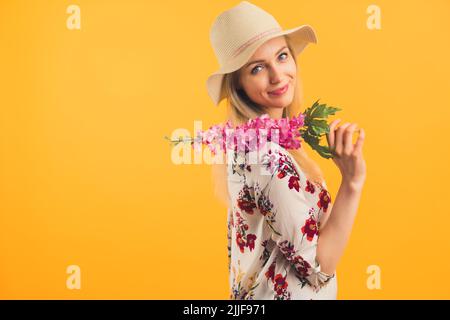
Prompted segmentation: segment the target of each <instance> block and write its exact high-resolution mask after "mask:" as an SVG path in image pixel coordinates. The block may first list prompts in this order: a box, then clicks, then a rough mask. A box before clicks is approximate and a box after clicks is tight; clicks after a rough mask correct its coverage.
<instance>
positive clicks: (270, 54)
mask: <svg viewBox="0 0 450 320" xmlns="http://www.w3.org/2000/svg"><path fill="white" fill-rule="evenodd" d="M210 36H211V43H212V45H213V48H214V52H215V54H216V56H217V58H218V60H219V62H220V64H221V68H220V70H218V71H217V72H215V73H213V74H212V75H211V76H210V77H209V78H208V81H207V89H208V93H209V95H210V97H211V98H212V100H213V101H214V103H215V104H216V105H217V104H219V102H220V101H221V100H222V99H224V98H226V99H227V102H228V111H229V118H230V120H232V122H233V124H234V125H238V124H242V123H244V122H247V121H248V120H249V119H253V118H255V117H258V116H260V115H262V114H268V115H269V116H270V117H271V118H273V119H280V118H285V117H291V116H293V115H297V114H298V111H299V108H300V106H301V101H302V94H301V90H300V88H301V81H300V77H298V75H297V55H298V54H299V53H300V52H301V51H302V50H303V49H304V48H305V47H306V45H307V44H308V43H311V42H312V43H317V37H316V34H315V32H314V30H313V29H312V28H311V27H310V26H308V25H302V26H300V27H297V28H294V29H290V30H284V31H283V30H282V29H281V27H280V26H279V24H278V23H277V21H276V20H275V19H274V18H273V17H272V16H271V15H270V14H268V13H267V12H265V11H264V10H262V9H261V8H259V7H257V6H255V5H253V4H251V3H249V2H247V1H243V2H241V3H239V4H238V5H237V6H235V7H233V8H231V9H229V10H227V11H225V12H223V13H222V14H221V15H219V16H218V17H217V18H216V20H215V21H214V24H213V26H212V28H211V34H210ZM338 122H339V120H337V121H333V122H332V123H331V124H330V126H329V128H330V131H329V133H328V134H327V141H328V145H329V147H330V149H331V150H332V151H333V153H334V157H333V161H334V163H335V164H336V165H337V167H338V168H339V170H340V172H341V175H342V181H341V185H340V188H339V191H338V194H337V196H336V201H335V203H334V205H333V206H332V204H331V197H330V194H329V193H328V191H327V189H326V188H327V187H326V183H325V180H324V179H323V177H322V174H321V171H320V168H319V167H318V166H317V165H316V164H315V163H314V162H313V161H312V160H311V159H310V158H308V156H307V154H306V152H305V151H304V149H303V147H301V148H300V149H297V150H286V149H284V148H283V147H281V146H280V145H278V144H276V143H274V142H270V143H269V148H268V149H267V150H269V151H268V152H265V153H264V152H263V153H259V154H258V155H257V159H258V161H257V162H256V163H252V164H248V165H244V166H242V165H239V164H238V162H234V163H233V162H232V163H229V164H228V165H222V166H217V165H216V166H215V168H214V169H215V178H216V181H217V185H218V186H219V187H218V189H219V191H218V192H219V193H220V194H222V195H224V198H225V199H226V201H227V205H228V257H229V272H230V278H229V281H230V298H231V299H282V300H284V299H336V297H337V283H336V281H337V278H336V272H335V270H336V267H337V264H338V262H339V260H340V258H341V256H342V254H343V251H344V249H345V246H346V244H347V241H348V238H349V235H350V232H351V229H352V225H353V221H354V217H355V214H356V211H357V207H358V205H359V201H360V196H361V192H362V187H363V184H364V181H365V177H366V166H365V161H364V159H363V156H362V145H363V140H364V130H362V129H361V130H360V134H359V137H358V140H357V142H356V144H354V145H353V143H352V136H353V132H354V130H355V129H356V124H351V123H345V124H343V125H341V126H340V127H339V128H336V125H337V123H338ZM268 158H270V159H271V161H273V160H275V161H276V163H278V164H281V165H276V166H273V165H271V164H269V165H268V164H267V161H265V159H268ZM271 163H272V164H273V163H274V162H271ZM240 164H242V162H240ZM264 170H265V171H266V172H264ZM221 179H222V180H221ZM221 182H222V187H220V183H221ZM221 189H223V190H222V191H221ZM331 211H332V212H331ZM319 233H320V237H319Z"/></svg>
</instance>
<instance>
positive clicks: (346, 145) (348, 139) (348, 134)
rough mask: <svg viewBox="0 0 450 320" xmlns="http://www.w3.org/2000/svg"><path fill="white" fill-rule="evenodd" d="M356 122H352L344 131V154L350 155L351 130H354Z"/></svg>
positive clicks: (351, 147)
mask: <svg viewBox="0 0 450 320" xmlns="http://www.w3.org/2000/svg"><path fill="white" fill-rule="evenodd" d="M357 126H358V124H357V123H353V124H351V125H350V126H348V128H347V130H345V133H344V154H346V155H351V154H352V152H353V141H352V140H353V132H354V131H355V129H356V127H357Z"/></svg>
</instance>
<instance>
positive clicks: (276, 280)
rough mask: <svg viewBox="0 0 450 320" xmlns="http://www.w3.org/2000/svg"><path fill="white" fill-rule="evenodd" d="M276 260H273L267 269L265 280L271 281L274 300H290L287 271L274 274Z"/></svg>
mask: <svg viewBox="0 0 450 320" xmlns="http://www.w3.org/2000/svg"><path fill="white" fill-rule="evenodd" d="M275 266H276V262H275V261H273V262H272V264H271V265H270V266H269V269H267V271H266V273H265V276H266V278H267V280H268V281H269V280H270V281H271V282H272V285H273V290H274V300H290V299H291V293H290V292H289V291H288V290H287V289H288V282H287V280H286V278H287V272H286V274H285V275H284V276H283V275H282V274H281V273H277V274H275Z"/></svg>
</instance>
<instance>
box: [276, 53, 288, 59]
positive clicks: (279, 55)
mask: <svg viewBox="0 0 450 320" xmlns="http://www.w3.org/2000/svg"><path fill="white" fill-rule="evenodd" d="M283 54H285V55H286V59H287V56H288V54H287V53H286V52H282V53H281V54H280V55H279V56H278V57H281V56H282V55H283ZM286 59H283V60H286Z"/></svg>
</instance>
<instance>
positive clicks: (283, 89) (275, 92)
mask: <svg viewBox="0 0 450 320" xmlns="http://www.w3.org/2000/svg"><path fill="white" fill-rule="evenodd" d="M288 88H289V83H288V84H286V85H285V86H284V87H282V88H280V89H278V90H274V91H269V94H271V95H274V96H281V95H282V94H284V93H285V92H286V91H287V89H288Z"/></svg>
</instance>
